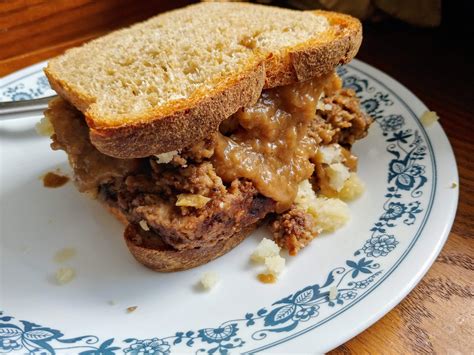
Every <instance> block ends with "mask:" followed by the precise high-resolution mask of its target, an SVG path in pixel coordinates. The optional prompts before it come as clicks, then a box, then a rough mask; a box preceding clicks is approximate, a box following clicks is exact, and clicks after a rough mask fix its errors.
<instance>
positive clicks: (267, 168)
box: [212, 73, 341, 212]
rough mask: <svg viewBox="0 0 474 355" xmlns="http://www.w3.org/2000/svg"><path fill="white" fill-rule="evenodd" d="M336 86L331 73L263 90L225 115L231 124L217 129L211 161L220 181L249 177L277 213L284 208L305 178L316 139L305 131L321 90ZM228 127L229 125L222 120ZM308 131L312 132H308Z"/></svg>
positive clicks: (309, 172)
mask: <svg viewBox="0 0 474 355" xmlns="http://www.w3.org/2000/svg"><path fill="white" fill-rule="evenodd" d="M340 87H341V81H340V79H339V78H338V77H337V76H336V75H335V74H334V73H332V74H330V75H328V76H326V77H324V78H319V79H314V80H309V81H306V82H302V83H297V84H293V85H288V86H283V87H278V88H274V89H269V90H265V91H263V92H262V95H261V96H260V98H259V99H258V101H257V103H256V104H255V105H253V106H251V107H248V108H244V109H241V110H240V111H238V112H237V113H235V114H234V115H233V116H232V117H230V118H229V120H230V122H233V123H234V124H232V125H231V126H235V122H238V125H237V128H236V129H235V130H234V131H233V132H232V133H231V134H230V135H229V136H226V135H224V134H222V133H217V138H216V144H215V150H214V156H213V158H212V162H213V165H214V167H215V168H216V172H217V174H218V175H219V176H220V177H221V178H222V179H223V180H224V181H225V182H231V181H233V180H234V179H236V178H246V179H249V180H251V181H252V182H253V183H254V185H255V186H256V188H257V189H258V191H259V192H260V193H261V194H262V195H264V196H266V197H270V198H272V199H273V200H275V201H276V202H277V212H282V211H284V210H286V209H288V208H289V207H290V206H291V204H292V203H293V200H294V199H295V197H296V193H297V192H298V184H299V183H300V182H301V181H303V180H306V179H308V178H309V177H311V175H312V174H313V171H314V164H313V163H312V162H311V159H313V158H314V157H315V154H316V152H317V147H318V144H319V143H320V142H321V138H320V137H319V136H318V135H317V134H311V133H312V132H311V130H310V129H309V128H310V124H311V122H312V121H313V120H314V119H315V117H316V107H317V104H318V101H319V99H320V97H321V94H322V93H323V92H324V93H325V94H331V93H332V92H334V91H336V90H338V89H339V88H340ZM227 126H229V125H227ZM313 133H314V132H313Z"/></svg>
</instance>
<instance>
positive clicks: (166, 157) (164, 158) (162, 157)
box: [155, 150, 178, 164]
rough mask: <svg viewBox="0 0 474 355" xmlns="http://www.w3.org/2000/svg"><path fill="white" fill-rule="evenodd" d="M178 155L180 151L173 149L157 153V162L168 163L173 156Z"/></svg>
mask: <svg viewBox="0 0 474 355" xmlns="http://www.w3.org/2000/svg"><path fill="white" fill-rule="evenodd" d="M176 155H178V151H177V150H173V151H171V152H166V153H161V154H157V155H155V157H156V162H157V163H158V164H168V163H169V162H170V161H172V160H173V158H174V157H175V156H176Z"/></svg>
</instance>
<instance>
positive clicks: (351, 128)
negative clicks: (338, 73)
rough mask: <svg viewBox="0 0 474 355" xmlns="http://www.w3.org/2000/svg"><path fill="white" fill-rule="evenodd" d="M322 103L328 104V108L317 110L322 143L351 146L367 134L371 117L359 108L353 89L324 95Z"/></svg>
mask: <svg viewBox="0 0 474 355" xmlns="http://www.w3.org/2000/svg"><path fill="white" fill-rule="evenodd" d="M323 103H324V105H330V109H328V110H326V109H325V110H318V112H317V116H319V117H320V118H321V119H322V121H323V122H324V123H323V122H319V124H320V127H319V130H318V132H320V137H321V138H322V140H323V142H324V143H326V144H329V143H340V144H342V145H346V146H347V145H348V146H351V145H352V144H354V142H355V141H356V140H358V139H361V138H364V137H365V136H366V135H367V130H368V128H369V126H370V124H371V123H372V119H371V118H370V117H369V116H368V115H366V114H365V113H364V112H363V111H362V110H361V109H360V106H359V99H358V98H357V96H356V94H355V92H354V90H351V89H341V90H339V91H338V92H337V93H336V94H334V95H331V96H328V97H325V98H324V99H323ZM327 107H329V106H327ZM316 124H317V122H316ZM329 139H330V141H329Z"/></svg>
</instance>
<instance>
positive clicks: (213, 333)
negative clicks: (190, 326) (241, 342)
mask: <svg viewBox="0 0 474 355" xmlns="http://www.w3.org/2000/svg"><path fill="white" fill-rule="evenodd" d="M238 330H239V328H237V324H236V323H232V324H229V325H226V326H223V327H218V328H205V329H200V330H199V337H200V338H201V339H202V340H203V341H205V342H207V343H221V342H223V341H228V340H230V339H231V338H232V337H233V336H235V335H236V334H237V331H238Z"/></svg>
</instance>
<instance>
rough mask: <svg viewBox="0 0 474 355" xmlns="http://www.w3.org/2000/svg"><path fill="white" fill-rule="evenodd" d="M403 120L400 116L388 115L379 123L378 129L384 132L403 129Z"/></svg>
mask: <svg viewBox="0 0 474 355" xmlns="http://www.w3.org/2000/svg"><path fill="white" fill-rule="evenodd" d="M404 124H405V119H404V118H403V116H402V115H389V116H387V117H385V118H384V119H383V120H382V121H380V127H381V128H382V130H383V131H384V132H395V131H398V130H399V129H400V128H402V127H403V125H404Z"/></svg>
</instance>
